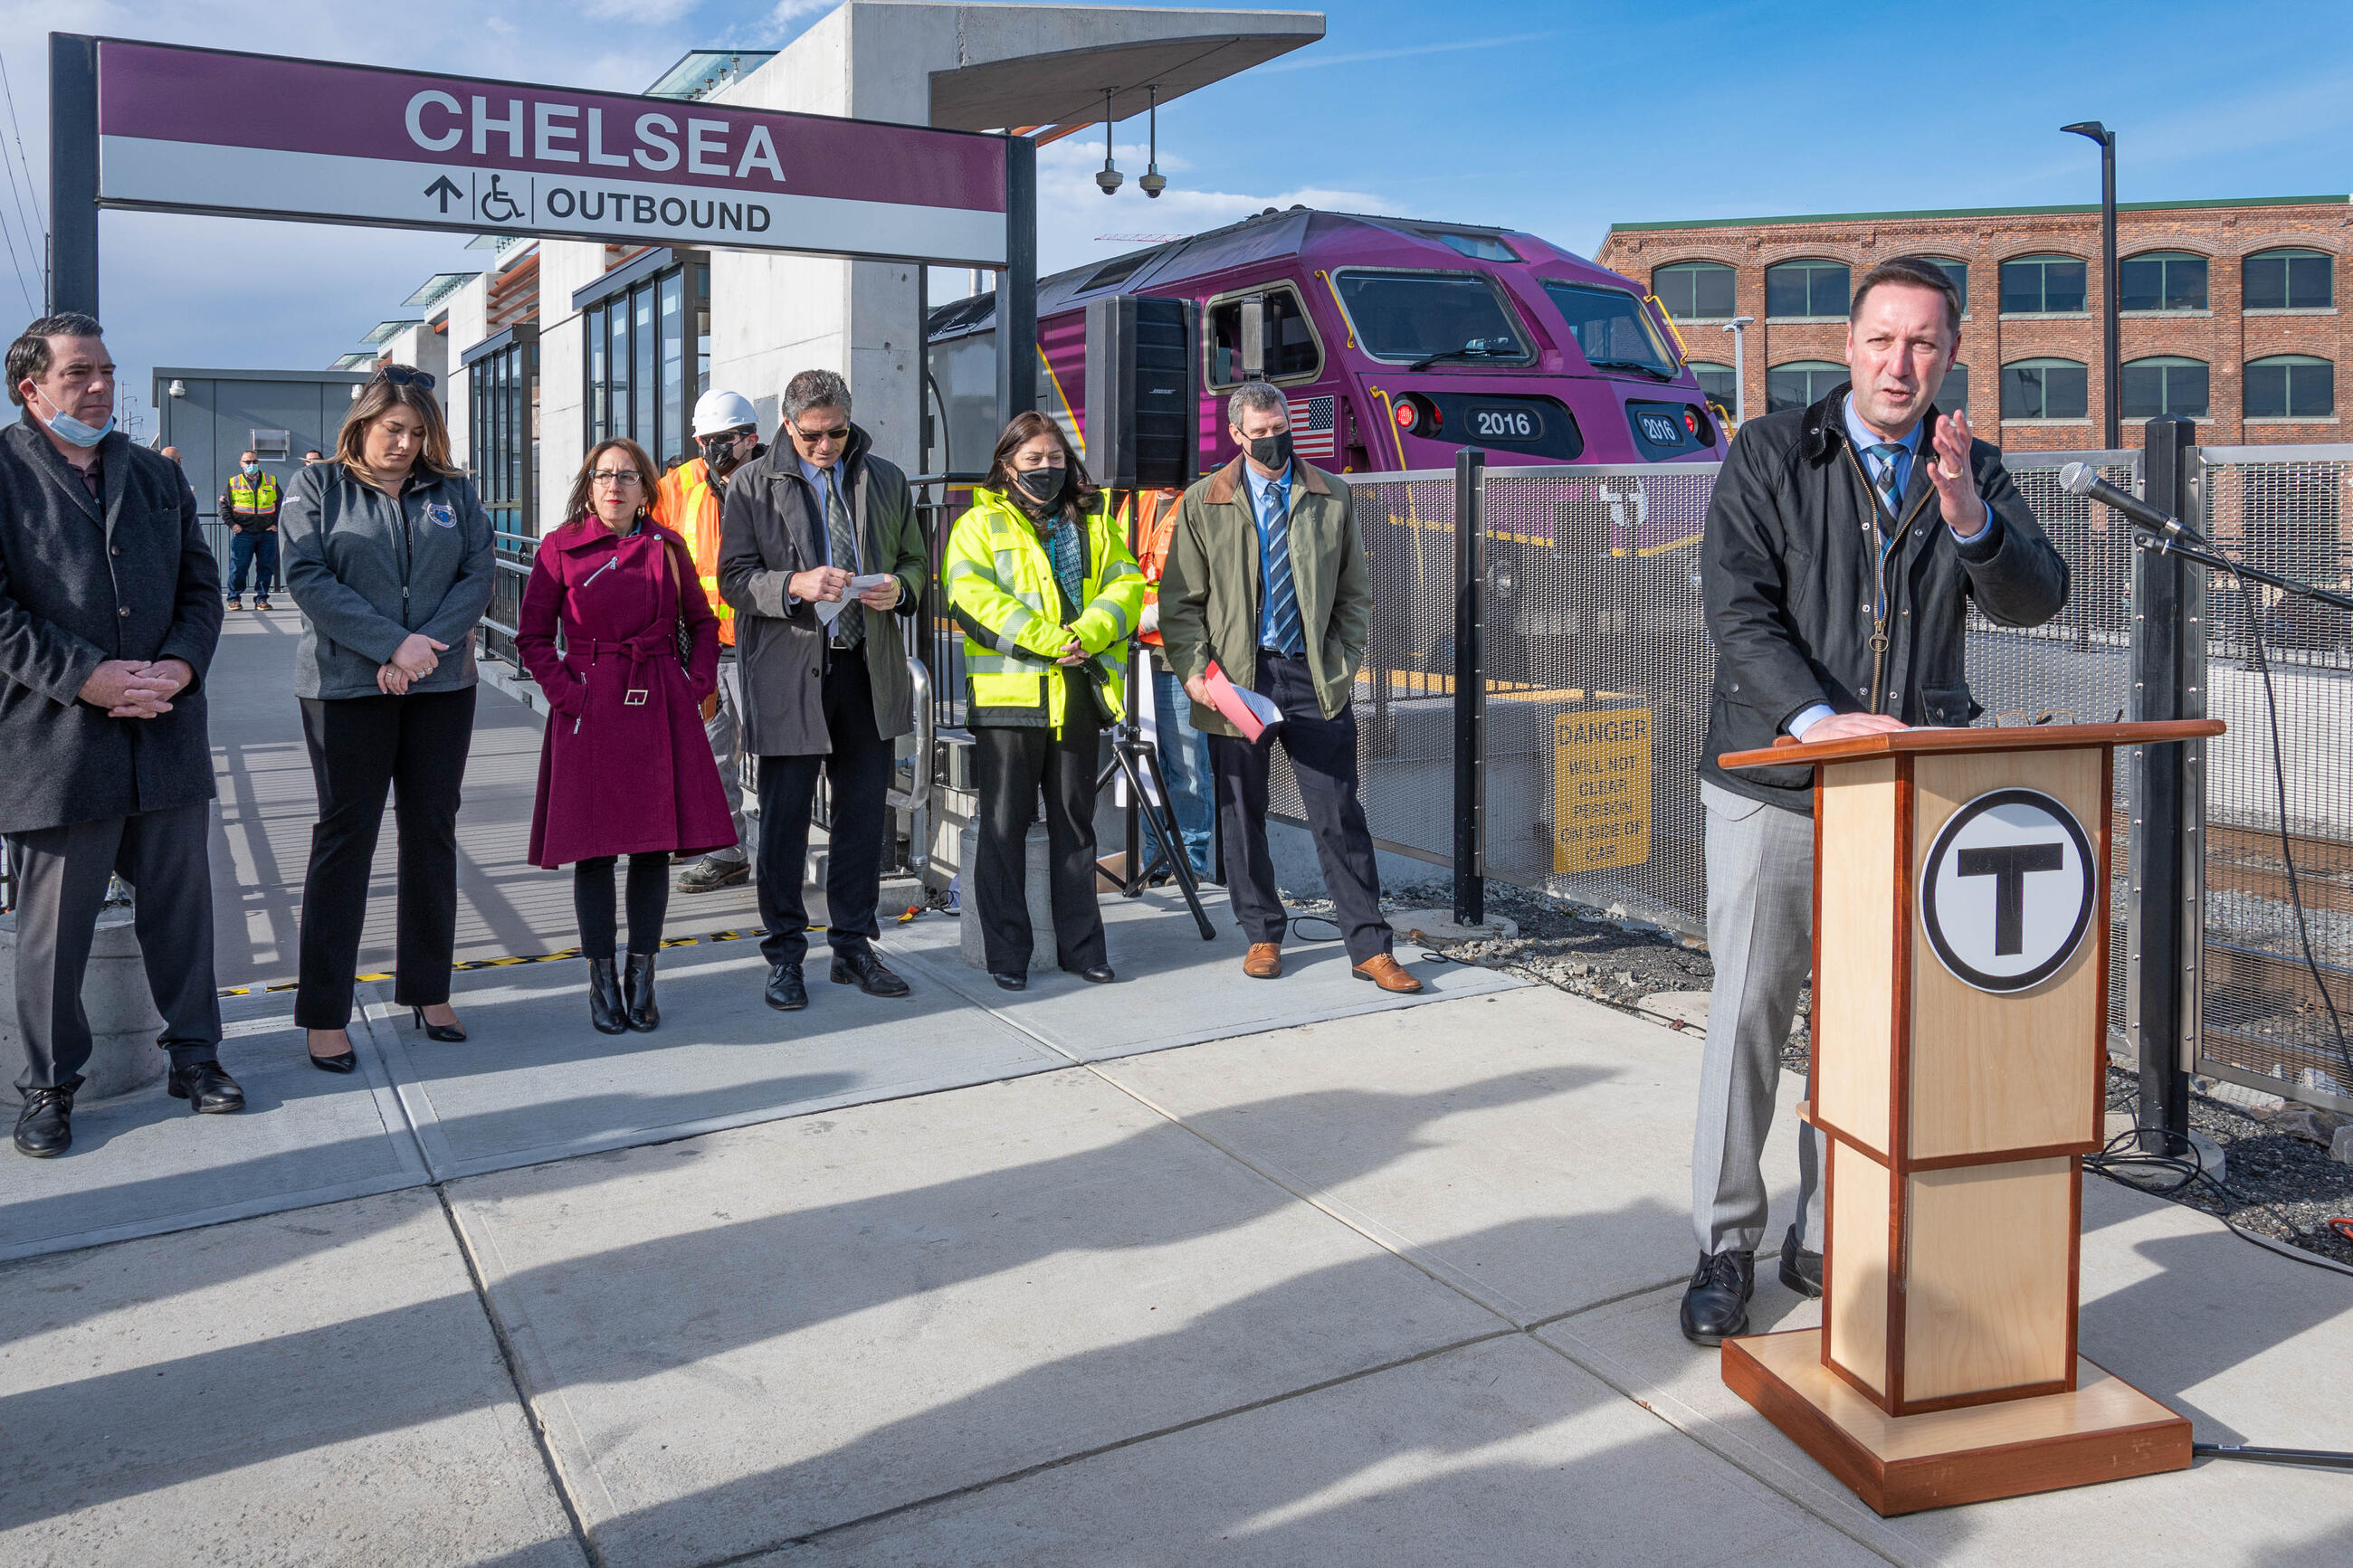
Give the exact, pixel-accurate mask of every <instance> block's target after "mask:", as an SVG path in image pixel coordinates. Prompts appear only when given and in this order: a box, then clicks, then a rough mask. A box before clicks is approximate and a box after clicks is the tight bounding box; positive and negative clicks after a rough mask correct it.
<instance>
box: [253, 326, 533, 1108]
mask: <svg viewBox="0 0 2353 1568" xmlns="http://www.w3.org/2000/svg"><path fill="white" fill-rule="evenodd" d="M279 532H280V535H281V536H282V542H283V547H284V555H285V568H286V587H287V590H288V592H290V594H292V595H293V596H294V603H295V605H297V606H298V607H299V608H300V609H301V612H302V647H301V653H300V654H299V656H298V657H297V661H296V664H295V672H294V695H295V696H296V697H297V698H299V699H300V700H301V704H302V738H303V739H304V741H305V742H308V743H309V746H310V751H311V776H312V777H313V778H314V779H315V780H316V781H317V784H318V788H319V826H317V828H315V829H314V830H313V831H312V833H311V869H310V874H309V876H308V877H306V878H305V879H304V880H303V884H302V954H301V984H300V985H299V987H298V988H297V990H296V991H295V994H294V1021H295V1022H296V1023H298V1024H300V1025H301V1026H303V1027H304V1028H305V1029H306V1030H308V1031H309V1037H310V1047H311V1065H312V1066H313V1067H317V1068H322V1069H324V1070H325V1071H328V1072H349V1071H351V1070H352V1069H353V1068H354V1067H356V1066H357V1065H358V1059H357V1058H355V1057H353V1054H352V1042H351V1035H350V1026H351V1020H352V985H353V978H352V972H353V969H354V968H355V967H356V966H357V964H358V962H359V948H360V928H361V926H362V925H363V924H364V922H365V921H366V918H367V890H368V867H369V863H370V862H371V861H372V860H374V859H375V843H376V836H377V834H378V832H379V831H380V830H381V829H382V827H383V826H384V798H385V790H386V789H387V788H389V789H391V791H392V792H393V810H394V813H395V815H396V818H397V820H398V823H399V828H400V894H399V909H398V914H397V916H396V947H397V949H398V956H397V958H396V963H395V966H394V976H393V993H392V996H393V1001H394V1003H395V1004H396V1005H400V1006H406V1007H407V1008H409V1009H410V1010H411V1013H412V1015H413V1016H414V1018H415V1020H416V1024H417V1027H418V1028H421V1029H423V1030H424V1031H425V1033H426V1035H427V1037H429V1038H432V1039H436V1040H462V1039H464V1038H465V1037H466V1033H465V1030H464V1029H463V1028H462V1027H461V1026H459V1022H458V1015H457V1014H456V1013H455V1012H454V1011H453V1010H452V1009H451V1008H450V1006H449V961H450V957H451V955H452V953H453V952H454V951H455V949H456V946H457V926H458V800H459V784H461V782H462V781H463V779H464V777H465V773H466V753H467V752H468V750H469V748H470V746H471V744H472V742H473V735H474V680H475V672H474V624H475V623H476V622H477V621H479V620H480V619H481V618H482V612H483V611H484V610H487V609H488V608H490V604H491V581H492V577H493V574H494V573H495V571H496V566H495V564H494V551H493V542H492V538H491V521H490V518H489V517H488V516H487V515H486V514H485V513H484V512H483V510H482V503H481V501H480V499H479V498H478V497H477V496H476V495H475V493H474V487H473V485H472V484H471V483H470V481H468V480H467V479H466V478H465V477H464V476H463V475H462V474H461V473H459V470H458V468H457V467H456V465H455V464H453V463H452V462H451V461H450V460H449V433H448V428H447V426H445V425H444V424H443V422H442V417H441V407H440V405H439V404H438V403H436V402H435V401H434V398H433V377H431V376H430V375H428V374H425V373H424V372H422V371H418V370H413V369H411V368H410V367H408V366H406V365H392V366H389V367H387V368H386V369H385V370H384V371H383V372H381V373H379V374H377V376H376V378H375V380H374V381H371V382H369V383H368V384H366V385H365V386H364V387H363V388H361V390H360V395H359V399H358V401H357V402H355V403H353V405H352V412H351V416H350V417H348V418H347V419H345V420H344V421H343V434H342V436H341V437H340V438H339V439H338V440H337V442H336V444H335V455H334V457H333V458H331V459H330V460H328V461H326V462H323V463H318V464H314V465H312V466H311V467H310V468H305V469H303V470H302V472H301V474H300V475H299V476H297V477H296V479H295V480H294V482H293V484H292V486H291V487H290V489H289V491H288V493H287V497H286V501H285V505H284V507H283V508H282V509H281V510H280V514H279Z"/></svg>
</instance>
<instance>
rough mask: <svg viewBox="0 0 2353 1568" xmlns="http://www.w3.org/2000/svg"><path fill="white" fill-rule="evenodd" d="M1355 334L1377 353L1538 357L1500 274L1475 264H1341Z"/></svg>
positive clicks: (1338, 276)
mask: <svg viewBox="0 0 2353 1568" xmlns="http://www.w3.org/2000/svg"><path fill="white" fill-rule="evenodd" d="M1332 282H1333V286H1334V287H1335V289H1338V291H1339V295H1340V304H1341V308H1342V309H1343V310H1346V311H1347V313H1348V321H1349V324H1350V325H1351V326H1353V327H1354V328H1355V329H1356V342H1358V343H1359V344H1361V345H1362V346H1363V348H1364V351H1365V353H1367V354H1369V355H1371V356H1372V357H1373V358H1375V359H1377V360H1393V361H1398V362H1402V363H1407V364H1419V363H1421V362H1422V361H1424V360H1429V361H1431V362H1433V363H1438V364H1451V365H1472V366H1476V365H1481V364H1496V363H1503V364H1525V363H1528V361H1530V360H1531V359H1533V358H1535V351H1534V350H1533V349H1531V348H1530V346H1529V343H1528V335H1527V332H1526V331H1525V329H1524V328H1522V327H1521V325H1520V324H1519V322H1518V321H1514V319H1513V317H1512V313H1511V310H1510V309H1509V307H1507V306H1506V305H1505V304H1504V300H1503V296H1502V295H1501V294H1500V293H1499V292H1498V291H1497V290H1496V288H1495V284H1494V280H1493V279H1490V278H1487V277H1485V276H1483V275H1482V274H1480V273H1476V272H1358V271H1348V272H1338V273H1335V274H1334V275H1333V278H1332Z"/></svg>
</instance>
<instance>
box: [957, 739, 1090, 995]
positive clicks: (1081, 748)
mask: <svg viewBox="0 0 2353 1568" xmlns="http://www.w3.org/2000/svg"><path fill="white" fill-rule="evenodd" d="M1073 695H1076V694H1075V693H1073ZM1102 733H1103V732H1102V731H1100V730H1099V729H1097V728H1096V727H1095V726H1094V725H1092V724H1088V723H1080V722H1076V721H1073V722H1072V723H1071V724H1070V725H1068V726H1067V727H1066V728H1065V730H1064V731H1063V732H1062V733H1061V734H1060V735H1057V734H1056V733H1055V732H1054V731H1051V730H1048V729H1029V728H1021V729H1016V728H1011V727H1004V728H1000V727H997V726H995V725H977V724H976V725H975V726H974V727H973V731H972V771H973V776H974V781H975V783H976V784H978V785H979V787H980V824H979V831H978V832H977V833H976V835H975V839H976V847H975V849H974V852H973V859H974V865H973V868H972V896H973V905H974V911H975V913H976V915H977V916H978V917H979V920H980V936H981V946H982V949H983V951H984V952H986V954H987V959H988V972H989V973H992V974H1026V973H1029V958H1030V954H1031V953H1032V952H1033V951H1034V946H1033V943H1034V942H1035V938H1034V936H1033V934H1032V933H1031V931H1030V930H1029V876H1028V870H1029V864H1028V856H1027V855H1026V854H1025V852H1024V849H1025V841H1026V840H1027V839H1028V837H1029V825H1030V824H1031V823H1033V822H1035V821H1037V820H1038V804H1039V799H1040V798H1041V797H1042V798H1043V799H1044V801H1045V805H1046V854H1047V861H1046V863H1047V866H1048V868H1049V870H1050V879H1051V881H1052V891H1053V905H1054V957H1055V960H1056V962H1058V963H1060V964H1061V966H1062V967H1063V968H1065V969H1091V968H1092V967H1094V966H1095V965H1096V964H1099V963H1104V962H1105V955H1104V949H1103V907H1102V905H1101V904H1099V903H1098V902H1097V901H1096V898H1097V895H1096V892H1095V768H1096V765H1097V763H1098V762H1099V761H1100V758H1101V753H1102V751H1103V745H1102Z"/></svg>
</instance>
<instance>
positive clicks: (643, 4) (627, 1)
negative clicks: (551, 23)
mask: <svg viewBox="0 0 2353 1568" xmlns="http://www.w3.org/2000/svg"><path fill="white" fill-rule="evenodd" d="M701 4H702V0H588V5H587V6H586V14H587V15H588V16H593V17H596V19H598V20H599V21H606V22H631V23H635V24H636V25H637V26H641V27H665V26H669V25H670V23H672V22H675V21H677V20H678V19H679V18H680V17H681V16H685V15H686V14H687V13H688V12H689V11H691V10H693V9H694V8H695V7H696V6H697V5H701Z"/></svg>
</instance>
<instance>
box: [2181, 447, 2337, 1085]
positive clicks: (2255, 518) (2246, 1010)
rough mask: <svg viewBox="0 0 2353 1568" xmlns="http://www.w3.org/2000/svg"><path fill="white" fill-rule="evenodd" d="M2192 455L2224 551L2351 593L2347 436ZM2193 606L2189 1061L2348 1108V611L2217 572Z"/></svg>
mask: <svg viewBox="0 0 2353 1568" xmlns="http://www.w3.org/2000/svg"><path fill="white" fill-rule="evenodd" d="M2200 459H2201V471H2200V475H2199V479H2200V483H2199V485H2198V487H2197V488H2198V489H2199V490H2200V492H2201V493H2202V496H2203V500H2204V512H2205V519H2204V521H2205V526H2206V528H2207V531H2208V532H2210V533H2211V535H2212V536H2213V538H2214V540H2215V542H2217V544H2219V545H2220V546H2221V549H2222V551H2223V552H2225V553H2227V554H2230V555H2232V556H2234V557H2236V558H2238V559H2240V560H2242V561H2244V562H2245V563H2247V564H2248V565H2250V566H2256V567H2261V568H2263V569H2265V570H2268V571H2272V572H2274V573H2279V574H2284V575H2287V576H2292V577H2297V578H2301V579H2303V580H2305V581H2306V582H2310V583H2314V584H2317V585H2318V586H2321V587H2324V588H2331V589H2334V590H2336V591H2337V592H2338V593H2344V592H2347V591H2348V588H2353V531H2348V523H2353V504H2348V502H2353V446H2337V447H2207V448H2205V449H2204V450H2203V451H2202V452H2201V453H2200ZM2208 605H2209V610H2210V637H2209V641H2208V645H2207V646H2208V664H2207V709H2206V710H2207V713H2208V714H2209V716H2211V717H2212V718H2217V719H2221V720H2222V721H2224V722H2225V723H2227V724H2229V726H2230V730H2229V731H2228V732H2227V733H2225V734H2223V735H2221V736H2220V737H2218V738H2216V739H2215V740H2212V741H2209V742H2206V784H2207V788H2206V838H2207V843H2206V866H2205V870H2206V900H2205V907H2206V943H2205V948H2206V951H2205V971H2204V994H2203V999H2202V1001H2203V1005H2202V1018H2201V1022H2202V1029H2201V1032H2200V1052H2199V1065H2200V1069H2201V1070H2206V1071H2212V1072H2220V1073H2221V1074H2224V1075H2226V1076H2230V1077H2233V1078H2239V1079H2249V1078H2259V1079H2263V1080H2265V1081H2266V1082H2267V1083H2270V1084H2273V1085H2274V1086H2275V1087H2278V1089H2279V1092H2282V1093H2286V1094H2291V1095H2295V1096H2297V1097H2298V1098H2301V1099H2306V1100H2316V1101H2318V1102H2320V1103H2323V1104H2327V1105H2330V1106H2333V1107H2334V1108H2335V1109H2337V1110H2353V1062H2348V1059H2347V1058H2348V1051H2347V1046H2346V1033H2345V1031H2346V1028H2347V1026H2348V1023H2349V1022H2353V1019H2348V1016H2347V1014H2348V1009H2353V778H2348V771H2347V763H2348V759H2353V616H2348V615H2347V614H2346V613H2345V612H2344V611H2342V610H2337V609H2334V608H2331V607H2329V606H2327V605H2314V604H2310V603H2308V602H2306V601H2303V600H2299V599H2295V598H2294V597H2292V596H2289V595H2285V594H2284V593H2282V592H2280V591H2279V590H2276V589H2273V588H2266V587H2264V586H2263V585H2262V584H2241V583H2239V582H2237V581H2236V580H2233V579H2230V578H2224V577H2221V576H2219V575H2218V576H2217V577H2216V579H2215V581H2214V582H2213V583H2212V584H2211V586H2210V588H2209V591H2208ZM2267 678H2268V679H2267ZM2274 722H2275V723H2276V735H2274ZM2299 906H2301V907H2300V908H2299Z"/></svg>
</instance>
